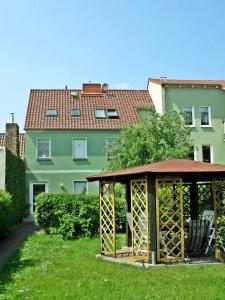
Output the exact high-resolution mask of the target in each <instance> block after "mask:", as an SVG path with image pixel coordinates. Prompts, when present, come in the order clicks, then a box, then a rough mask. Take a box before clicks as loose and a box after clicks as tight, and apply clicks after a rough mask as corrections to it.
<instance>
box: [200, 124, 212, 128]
mask: <svg viewBox="0 0 225 300" xmlns="http://www.w3.org/2000/svg"><path fill="white" fill-rule="evenodd" d="M200 127H202V128H212V125H200Z"/></svg>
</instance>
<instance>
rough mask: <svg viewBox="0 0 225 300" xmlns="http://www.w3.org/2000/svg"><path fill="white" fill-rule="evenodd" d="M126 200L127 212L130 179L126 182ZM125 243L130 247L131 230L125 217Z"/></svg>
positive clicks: (129, 205)
mask: <svg viewBox="0 0 225 300" xmlns="http://www.w3.org/2000/svg"><path fill="white" fill-rule="evenodd" d="M126 202H127V212H129V213H130V212H131V190H130V180H128V181H127V182H126ZM126 245H127V247H131V245H132V241H131V230H130V228H129V224H128V220H127V218H126Z"/></svg>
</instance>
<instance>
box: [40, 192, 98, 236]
mask: <svg viewBox="0 0 225 300" xmlns="http://www.w3.org/2000/svg"><path fill="white" fill-rule="evenodd" d="M35 222H36V224H37V225H39V226H40V227H41V228H43V229H44V230H45V232H47V233H51V232H58V233H61V234H62V236H63V238H65V239H74V238H76V237H80V236H88V237H91V236H93V235H94V234H95V233H96V232H97V231H98V226H99V201H98V196H96V195H88V194H85V193H75V194H72V193H41V194H39V195H38V196H37V198H36V211H35Z"/></svg>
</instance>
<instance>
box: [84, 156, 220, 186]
mask: <svg viewBox="0 0 225 300" xmlns="http://www.w3.org/2000/svg"><path fill="white" fill-rule="evenodd" d="M148 173H152V174H154V175H157V174H158V175H160V176H161V175H164V174H165V175H169V174H171V175H175V174H181V175H182V177H183V176H185V175H188V176H198V177H206V176H208V177H212V176H213V177H216V176H221V175H223V176H225V165H222V164H210V163H205V162H200V161H194V160H187V159H172V160H163V161H160V162H156V163H152V164H147V165H142V166H138V167H133V168H128V169H123V170H119V171H113V172H105V173H100V174H97V175H94V176H90V177H87V180H88V181H98V180H101V181H104V180H115V181H120V180H125V179H126V178H130V177H133V176H136V175H144V174H148Z"/></svg>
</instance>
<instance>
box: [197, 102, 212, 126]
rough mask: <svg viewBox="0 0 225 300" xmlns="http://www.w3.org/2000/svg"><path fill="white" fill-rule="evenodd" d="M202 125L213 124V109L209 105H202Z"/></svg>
mask: <svg viewBox="0 0 225 300" xmlns="http://www.w3.org/2000/svg"><path fill="white" fill-rule="evenodd" d="M200 120H201V126H203V127H204V126H211V111H210V107H209V106H201V107H200Z"/></svg>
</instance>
